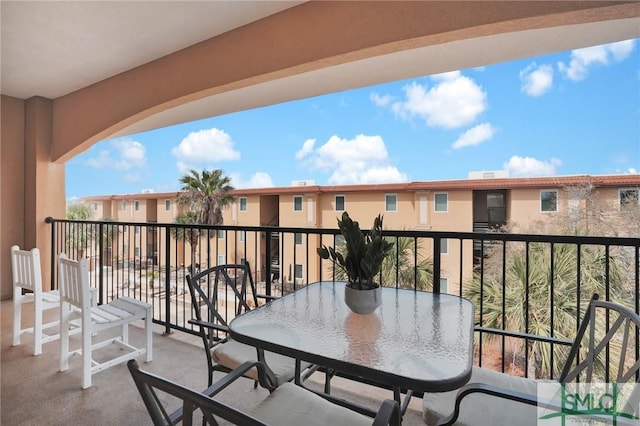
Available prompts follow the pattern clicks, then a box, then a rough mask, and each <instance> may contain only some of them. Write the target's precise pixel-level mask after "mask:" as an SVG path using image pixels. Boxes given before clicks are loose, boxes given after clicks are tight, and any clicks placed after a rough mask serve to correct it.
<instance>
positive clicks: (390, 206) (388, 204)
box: [384, 194, 398, 212]
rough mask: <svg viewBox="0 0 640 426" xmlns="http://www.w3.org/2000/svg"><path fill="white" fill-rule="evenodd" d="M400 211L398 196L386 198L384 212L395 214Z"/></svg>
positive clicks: (386, 196) (389, 195)
mask: <svg viewBox="0 0 640 426" xmlns="http://www.w3.org/2000/svg"><path fill="white" fill-rule="evenodd" d="M397 210H398V196H397V195H396V194H387V195H385V196H384V211H386V212H395V211H397Z"/></svg>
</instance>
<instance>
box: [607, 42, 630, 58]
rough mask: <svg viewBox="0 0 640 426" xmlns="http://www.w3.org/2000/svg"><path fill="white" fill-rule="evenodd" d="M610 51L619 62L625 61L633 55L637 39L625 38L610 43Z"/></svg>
mask: <svg viewBox="0 0 640 426" xmlns="http://www.w3.org/2000/svg"><path fill="white" fill-rule="evenodd" d="M607 46H609V52H611V55H613V59H614V60H616V61H617V62H621V61H624V60H625V59H627V58H628V57H629V55H631V52H633V48H634V46H635V40H624V41H618V42H616V43H611V44H608V45H607Z"/></svg>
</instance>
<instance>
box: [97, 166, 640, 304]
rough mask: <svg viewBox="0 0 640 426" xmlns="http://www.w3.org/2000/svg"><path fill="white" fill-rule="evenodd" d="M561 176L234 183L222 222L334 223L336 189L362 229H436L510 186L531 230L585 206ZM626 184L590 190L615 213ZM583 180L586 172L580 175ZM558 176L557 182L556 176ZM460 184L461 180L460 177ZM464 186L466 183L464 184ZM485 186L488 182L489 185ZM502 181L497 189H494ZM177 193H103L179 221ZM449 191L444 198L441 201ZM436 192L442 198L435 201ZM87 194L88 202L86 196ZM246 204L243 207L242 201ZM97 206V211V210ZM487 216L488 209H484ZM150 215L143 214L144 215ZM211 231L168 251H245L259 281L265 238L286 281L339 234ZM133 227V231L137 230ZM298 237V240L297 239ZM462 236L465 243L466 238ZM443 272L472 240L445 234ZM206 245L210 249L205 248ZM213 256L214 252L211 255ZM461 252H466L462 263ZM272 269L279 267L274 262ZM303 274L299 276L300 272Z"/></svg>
mask: <svg viewBox="0 0 640 426" xmlns="http://www.w3.org/2000/svg"><path fill="white" fill-rule="evenodd" d="M557 180H558V182H559V181H561V180H562V179H560V178H554V179H553V180H550V179H549V178H547V179H544V178H542V179H540V184H539V185H537V184H535V182H534V183H532V181H527V182H528V183H527V185H528V186H527V187H522V185H521V183H522V181H518V180H513V179H512V180H505V181H504V182H502V183H496V181H489V180H486V181H479V182H475V184H470V183H469V181H455V182H439V183H433V184H429V185H427V184H426V183H425V185H424V186H430V187H429V188H426V189H421V188H418V189H416V190H407V189H406V188H404V186H403V185H394V184H389V185H376V186H362V187H361V188H360V190H358V188H357V187H343V189H342V191H341V189H340V188H325V187H306V188H299V189H298V188H294V187H289V188H278V189H275V190H274V189H264V190H247V191H246V192H244V191H242V190H236V191H235V195H236V200H235V201H234V202H233V203H232V204H231V205H230V206H227V207H226V208H225V209H224V210H223V219H224V225H226V226H241V227H245V226H246V227H252V226H266V225H273V224H277V225H279V226H280V229H282V228H287V227H294V228H303V229H304V228H308V229H309V230H310V231H311V232H313V230H315V229H331V230H334V229H336V228H337V221H336V219H337V218H338V217H340V216H341V215H342V211H340V210H337V209H336V196H337V195H338V196H341V197H344V209H345V210H346V211H348V212H349V214H350V215H351V217H352V218H353V219H354V220H358V221H359V222H360V225H361V228H362V229H369V228H370V227H371V225H372V224H373V220H374V218H375V217H376V216H377V215H378V214H382V215H383V216H384V224H383V225H384V228H385V229H391V230H428V231H436V232H438V231H439V232H472V231H473V227H474V208H484V209H486V207H487V206H486V203H484V204H483V203H480V202H478V203H477V205H476V206H474V192H475V191H483V192H494V191H500V192H502V191H503V192H504V193H505V194H506V197H505V200H506V206H505V207H506V210H507V219H508V224H509V225H511V226H512V228H513V229H512V231H513V232H525V231H530V230H529V228H528V227H530V226H532V224H534V223H536V222H537V221H541V220H542V221H544V220H546V219H552V218H553V219H555V218H558V217H559V216H560V215H567V214H568V212H569V211H570V210H569V209H571V208H573V209H578V210H580V209H584V208H585V201H584V200H580V201H579V202H574V201H571V200H570V199H569V198H570V194H569V192H568V191H567V190H566V188H567V186H563V185H567V182H569V183H570V182H573V180H575V179H573V180H572V179H569V180H568V181H567V182H564V183H562V182H560V183H558V182H556V181H557ZM624 180H625V182H626V183H624V184H620V185H619V186H601V187H598V188H596V190H595V192H594V194H593V196H592V198H593V199H594V200H596V201H597V202H598V206H599V208H601V209H604V210H606V211H607V212H609V214H611V215H614V214H617V213H618V210H619V189H620V188H640V176H625V179H624ZM577 181H578V182H581V181H585V182H587V181H588V179H586V180H585V179H582V180H580V179H578V180H577ZM553 182H556V183H555V184H554V183H553ZM461 184H463V185H461ZM460 186H464V187H463V188H461V187H460ZM487 187H488V188H489V189H487ZM495 187H499V189H495ZM549 190H551V191H556V192H557V196H558V198H557V212H542V211H541V191H549ZM388 195H393V196H395V197H396V198H395V201H396V202H395V205H396V209H395V211H389V210H392V209H388V208H387V207H389V206H387V203H386V196H388ZM176 196H177V194H175V193H174V194H133V195H127V196H122V197H119V198H118V199H113V200H111V201H102V203H103V207H102V209H103V210H107V209H108V207H107V205H108V204H109V203H110V204H111V207H112V208H114V207H119V206H121V204H122V199H126V200H127V209H126V210H125V211H122V210H117V209H116V211H117V212H118V213H119V216H120V220H124V221H133V222H148V221H150V220H151V219H149V218H150V217H151V216H153V215H152V214H150V211H149V209H153V212H154V213H155V216H156V218H157V219H158V221H159V222H160V223H171V222H174V219H175V215H176V214H178V213H179V211H180V210H181V209H180V208H178V207H176V203H175V197H176ZM297 197H300V199H301V203H300V204H298V207H300V211H296V209H294V205H295V203H294V200H295V198H297ZM167 198H169V199H171V201H172V202H171V206H170V210H169V211H166V210H165V203H164V200H165V199H167ZM136 199H139V201H140V206H139V210H138V211H136V210H135V203H134V201H135V200H136ZM445 199H446V202H445V201H444V200H445ZM436 200H438V202H436ZM89 202H91V201H90V200H89ZM241 205H242V206H244V207H245V208H244V210H241V207H240V206H241ZM96 212H97V211H96ZM485 216H486V215H485ZM145 218H146V219H145ZM129 229H130V230H129V234H126V235H123V236H122V238H123V239H125V240H126V241H127V243H126V244H127V248H128V250H129V253H130V256H132V257H133V255H134V252H135V247H136V246H138V247H140V258H141V259H142V260H144V259H145V257H146V256H147V253H146V252H147V249H146V247H147V246H146V244H147V241H148V240H149V239H150V238H151V237H150V236H149V235H138V236H137V237H135V236H132V235H131V233H133V232H134V229H135V228H134V227H130V228H129ZM219 232H220V236H218V233H216V232H214V233H212V238H210V239H207V238H203V239H202V240H201V242H200V243H199V247H198V249H197V252H196V259H194V260H193V261H192V259H191V248H190V246H189V244H186V243H183V242H178V241H175V239H173V238H171V243H170V244H171V247H170V250H171V253H177V256H176V257H174V258H172V259H171V264H172V266H179V265H181V264H184V265H185V266H188V265H190V264H192V263H200V264H207V263H209V264H220V263H238V262H240V261H241V260H242V259H244V260H246V261H248V262H249V263H250V264H251V266H252V268H255V269H256V270H255V271H254V272H255V273H256V276H257V279H258V281H266V280H267V279H271V277H267V276H266V275H265V274H266V264H267V263H269V259H267V257H266V254H267V253H266V252H267V250H266V248H267V245H269V246H270V248H271V255H272V256H276V257H278V262H277V263H278V268H279V269H278V273H279V276H278V277H277V278H278V281H279V282H282V283H284V284H286V285H294V284H296V283H297V284H300V283H303V282H313V281H317V280H319V279H331V278H332V269H333V268H332V266H331V264H330V263H329V262H321V259H320V258H319V256H317V254H316V248H317V247H320V246H321V245H322V244H327V245H333V244H334V242H335V238H334V235H333V234H332V235H325V236H322V237H320V236H318V235H308V234H305V233H304V232H302V233H300V234H299V235H296V234H295V233H292V232H283V231H282V230H280V231H278V232H276V233H274V236H275V237H276V238H272V239H267V238H266V232H256V231H250V230H249V231H245V232H242V231H236V230H221V231H219ZM134 235H135V234H134ZM296 241H297V243H296ZM434 244H435V240H434V239H433V238H432V237H428V238H426V237H425V238H420V239H419V240H418V261H422V260H431V261H432V260H433V253H434ZM461 244H462V245H461ZM163 245H164V244H163V241H159V243H158V247H159V250H160V263H164V262H163V259H164V255H163V253H162V250H163ZM440 247H441V250H442V253H441V258H440V260H441V276H442V278H444V279H446V285H447V291H449V292H450V293H458V289H459V288H460V286H461V285H464V283H466V282H467V281H468V280H470V279H471V278H472V276H473V256H474V252H473V242H472V241H464V242H462V243H461V241H460V240H457V239H451V238H450V239H446V240H444V241H443V242H442V243H441V246H440ZM207 253H208V254H207ZM207 256H209V259H207ZM460 257H462V259H463V265H462V269H461V268H460V260H459V259H460ZM174 259H178V261H174ZM274 271H275V270H274ZM297 274H298V277H296V275H297Z"/></svg>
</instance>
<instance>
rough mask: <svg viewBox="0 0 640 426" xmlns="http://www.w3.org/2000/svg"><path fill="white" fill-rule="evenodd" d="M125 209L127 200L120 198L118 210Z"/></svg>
mask: <svg viewBox="0 0 640 426" xmlns="http://www.w3.org/2000/svg"><path fill="white" fill-rule="evenodd" d="M126 209H127V200H122V204H121V205H120V210H126Z"/></svg>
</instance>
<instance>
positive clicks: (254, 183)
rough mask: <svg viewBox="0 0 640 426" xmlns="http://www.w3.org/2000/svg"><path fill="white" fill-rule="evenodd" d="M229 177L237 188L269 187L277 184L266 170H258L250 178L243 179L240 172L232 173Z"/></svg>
mask: <svg viewBox="0 0 640 426" xmlns="http://www.w3.org/2000/svg"><path fill="white" fill-rule="evenodd" d="M229 177H230V178H231V183H232V185H233V186H234V187H235V188H269V187H272V186H275V185H274V183H273V180H272V179H271V176H269V174H268V173H265V172H256V173H254V174H253V175H252V176H251V177H250V178H249V180H244V179H242V175H241V174H240V173H231V174H230V175H229Z"/></svg>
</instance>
